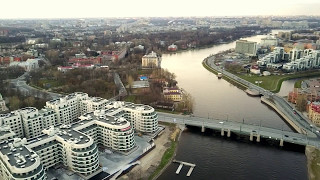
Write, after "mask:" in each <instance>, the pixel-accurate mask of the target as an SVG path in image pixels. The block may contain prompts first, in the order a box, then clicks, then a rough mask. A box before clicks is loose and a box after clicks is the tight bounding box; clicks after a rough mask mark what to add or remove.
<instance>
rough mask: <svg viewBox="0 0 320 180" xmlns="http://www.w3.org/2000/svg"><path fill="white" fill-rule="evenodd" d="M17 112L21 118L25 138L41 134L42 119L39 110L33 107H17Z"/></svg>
mask: <svg viewBox="0 0 320 180" xmlns="http://www.w3.org/2000/svg"><path fill="white" fill-rule="evenodd" d="M18 112H19V113H20V115H21V117H22V118H21V119H22V122H23V127H24V135H25V137H26V138H32V137H36V136H39V135H41V134H42V132H41V131H42V130H43V129H44V127H43V124H42V122H43V119H42V116H41V115H40V114H39V111H38V109H37V108H35V107H26V108H22V109H19V110H18Z"/></svg>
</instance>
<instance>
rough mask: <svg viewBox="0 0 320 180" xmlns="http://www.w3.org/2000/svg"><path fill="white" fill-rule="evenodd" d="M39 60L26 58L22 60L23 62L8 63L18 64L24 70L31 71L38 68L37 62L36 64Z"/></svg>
mask: <svg viewBox="0 0 320 180" xmlns="http://www.w3.org/2000/svg"><path fill="white" fill-rule="evenodd" d="M39 60H40V59H27V61H24V62H17V61H14V62H11V63H10V66H20V67H22V68H24V69H25V71H32V70H35V69H38V68H39V64H38V61H39Z"/></svg>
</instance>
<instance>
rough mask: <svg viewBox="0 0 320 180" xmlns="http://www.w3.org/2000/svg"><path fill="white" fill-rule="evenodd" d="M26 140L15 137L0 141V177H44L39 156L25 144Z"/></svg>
mask: <svg viewBox="0 0 320 180" xmlns="http://www.w3.org/2000/svg"><path fill="white" fill-rule="evenodd" d="M26 141H27V140H26V139H20V138H15V139H10V140H3V141H1V142H0V179H2V180H45V179H46V175H45V171H44V169H43V165H42V163H41V161H40V157H39V156H38V155H37V154H36V153H35V152H34V151H33V150H32V149H30V148H29V147H27V146H26V145H25V144H26Z"/></svg>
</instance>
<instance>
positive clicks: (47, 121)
mask: <svg viewBox="0 0 320 180" xmlns="http://www.w3.org/2000/svg"><path fill="white" fill-rule="evenodd" d="M1 122H2V123H3V124H6V125H8V126H10V128H11V130H12V131H13V132H14V133H15V134H16V136H17V137H20V138H23V137H26V138H32V137H36V136H39V135H41V134H42V130H43V129H45V128H47V127H49V126H51V125H57V124H58V121H57V115H56V113H54V112H53V110H52V109H41V110H40V111H38V109H36V108H34V107H26V108H21V109H18V110H16V111H12V112H10V113H7V114H0V123H1Z"/></svg>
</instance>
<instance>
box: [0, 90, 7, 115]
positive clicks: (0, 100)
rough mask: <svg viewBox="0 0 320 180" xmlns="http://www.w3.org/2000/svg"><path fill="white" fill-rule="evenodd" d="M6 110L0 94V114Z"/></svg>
mask: <svg viewBox="0 0 320 180" xmlns="http://www.w3.org/2000/svg"><path fill="white" fill-rule="evenodd" d="M7 110H8V108H7V106H6V102H5V101H4V100H3V98H2V95H1V94H0V112H1V111H7Z"/></svg>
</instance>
